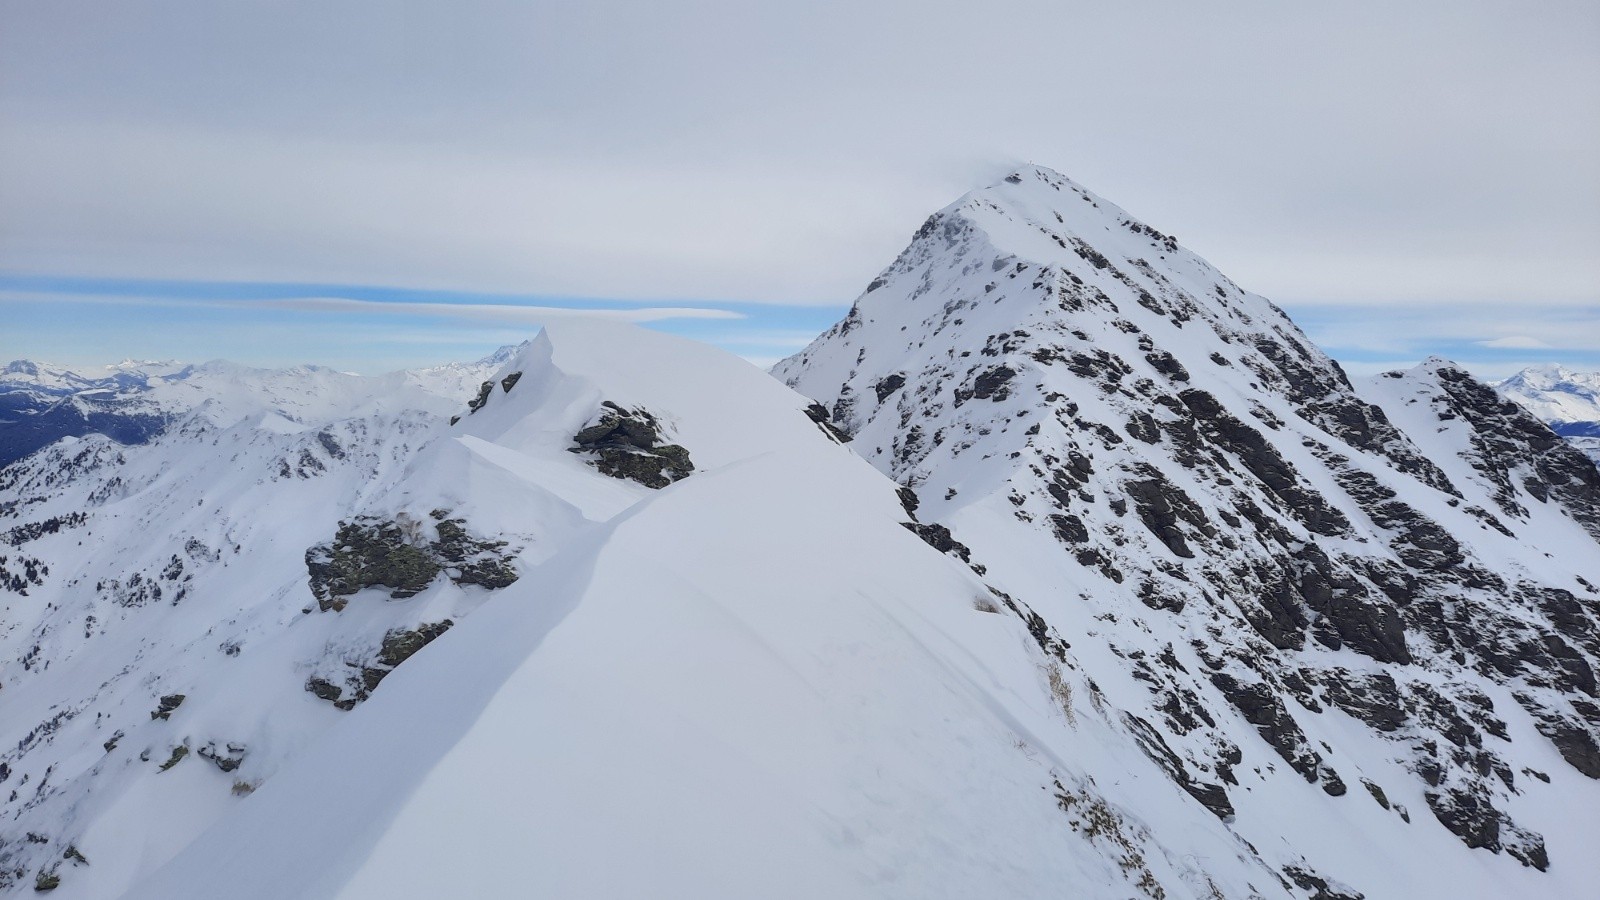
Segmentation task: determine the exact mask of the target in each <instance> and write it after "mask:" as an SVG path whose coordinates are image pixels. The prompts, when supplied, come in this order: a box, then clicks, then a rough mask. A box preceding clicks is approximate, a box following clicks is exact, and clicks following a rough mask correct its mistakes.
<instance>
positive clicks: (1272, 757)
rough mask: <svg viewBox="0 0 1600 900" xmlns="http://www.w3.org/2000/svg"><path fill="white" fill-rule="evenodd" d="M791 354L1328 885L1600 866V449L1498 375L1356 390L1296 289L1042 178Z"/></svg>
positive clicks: (977, 215) (812, 384) (926, 253)
mask: <svg viewBox="0 0 1600 900" xmlns="http://www.w3.org/2000/svg"><path fill="white" fill-rule="evenodd" d="M774 372H775V374H776V375H778V376H779V377H780V378H783V379H784V380H785V381H787V382H788V383H789V384H790V385H792V386H794V387H795V388H796V389H797V390H799V391H800V392H801V393H803V394H806V395H807V396H809V397H811V398H814V399H815V400H817V401H819V402H820V403H821V404H822V405H823V406H825V407H827V408H828V409H829V411H830V412H831V413H832V417H833V421H834V423H835V424H836V425H838V426H839V427H841V428H842V429H843V430H844V431H846V432H847V433H848V434H849V435H850V436H851V437H852V438H853V440H852V443H851V446H852V447H854V448H855V449H856V450H857V451H858V452H860V453H862V454H863V455H864V456H866V457H867V458H868V459H869V460H871V461H872V462H873V463H874V465H876V466H877V467H878V468H879V469H880V470H882V471H883V472H885V473H886V474H889V475H890V476H892V477H893V478H895V480H896V481H898V482H900V483H901V484H902V485H905V486H907V487H909V488H911V489H912V490H914V491H915V493H916V496H917V502H918V511H919V514H920V515H921V517H922V520H923V521H924V522H928V523H937V524H939V525H942V526H945V527H947V528H948V529H949V533H950V534H951V535H952V537H953V539H954V540H956V541H959V542H961V543H963V544H964V545H966V546H967V547H969V548H970V551H971V560H972V562H973V564H974V565H975V566H981V567H982V568H983V569H984V570H985V571H986V575H985V577H986V579H987V580H988V581H989V582H990V583H991V584H992V585H994V586H995V587H996V588H998V589H1000V590H1002V591H1004V592H1005V593H1006V594H1007V595H1008V596H1011V597H1014V598H1015V599H1016V600H1017V601H1018V602H1024V603H1026V604H1027V605H1028V607H1029V608H1030V609H1031V610H1032V611H1033V613H1034V614H1036V615H1037V616H1039V617H1040V618H1041V619H1042V621H1043V622H1044V623H1047V624H1048V626H1049V627H1051V628H1052V629H1053V630H1054V631H1055V632H1056V633H1059V634H1060V635H1062V636H1063V637H1064V638H1065V639H1066V640H1067V641H1068V642H1069V643H1070V644H1071V645H1072V651H1071V656H1070V657H1069V658H1070V659H1072V660H1073V661H1074V662H1075V663H1077V664H1078V665H1079V666H1080V667H1081V670H1082V673H1083V676H1082V677H1084V678H1085V679H1088V680H1091V681H1092V683H1093V684H1095V685H1097V686H1098V687H1099V689H1100V690H1101V691H1102V692H1103V696H1104V698H1105V702H1106V703H1107V705H1108V706H1109V707H1110V708H1113V709H1116V710H1120V711H1121V712H1122V715H1123V722H1124V725H1125V727H1124V728H1123V729H1121V734H1120V735H1119V738H1118V740H1120V741H1121V742H1122V744H1123V746H1125V747H1127V748H1128V750H1130V751H1131V752H1134V753H1142V754H1144V755H1148V756H1149V757H1150V758H1152V759H1154V760H1157V761H1159V762H1163V765H1162V768H1163V769H1164V770H1165V771H1166V772H1167V773H1168V774H1169V776H1170V777H1171V778H1172V779H1173V780H1174V781H1175V782H1177V783H1178V784H1180V785H1182V786H1184V787H1185V788H1186V790H1187V792H1188V793H1189V794H1190V796H1191V797H1192V798H1193V809H1194V810H1195V811H1198V812H1202V813H1203V812H1205V811H1207V810H1209V811H1210V812H1211V813H1214V814H1215V815H1218V816H1222V817H1224V818H1225V819H1227V821H1228V823H1229V827H1230V829H1231V830H1232V831H1233V832H1234V833H1235V834H1237V835H1239V836H1240V837H1241V838H1242V839H1244V840H1246V841H1248V842H1249V844H1250V845H1251V846H1252V847H1253V848H1255V849H1256V851H1257V852H1258V855H1259V858H1260V859H1261V860H1263V861H1264V862H1265V863H1266V864H1268V865H1270V866H1271V867H1272V868H1273V869H1275V870H1277V871H1279V872H1281V873H1282V875H1283V879H1284V883H1285V884H1288V885H1292V886H1293V888H1292V890H1293V891H1296V892H1298V891H1301V890H1304V891H1306V892H1307V893H1308V894H1313V895H1314V892H1315V891H1316V890H1319V888H1316V887H1314V882H1309V881H1306V879H1305V876H1306V873H1308V872H1309V873H1311V875H1312V876H1314V877H1315V878H1324V879H1329V880H1337V881H1339V882H1342V883H1345V884H1347V885H1349V886H1350V887H1349V890H1351V891H1359V892H1362V893H1365V895H1366V896H1368V897H1452V898H1459V897H1499V896H1517V895H1521V896H1534V895H1539V896H1581V895H1582V894H1583V893H1584V891H1585V890H1587V888H1586V887H1585V886H1586V885H1591V886H1592V884H1593V883H1594V882H1595V879H1596V878H1597V877H1600V865H1597V863H1596V861H1595V859H1594V857H1593V854H1592V853H1591V852H1590V851H1589V850H1588V849H1587V848H1588V847H1589V846H1590V845H1591V844H1593V843H1594V842H1595V841H1596V840H1600V820H1596V819H1595V818H1594V816H1592V815H1588V814H1583V813H1578V812H1577V810H1578V808H1580V807H1583V808H1586V809H1589V810H1592V809H1595V808H1600V782H1597V781H1595V780H1594V779H1595V777H1596V773H1597V772H1600V769H1597V768H1596V763H1597V761H1600V752H1597V751H1600V748H1597V739H1600V706H1597V705H1596V703H1595V699H1596V690H1595V678H1594V670H1595V667H1596V666H1597V665H1600V642H1597V636H1600V590H1597V588H1596V586H1595V585H1596V583H1597V582H1600V546H1597V544H1596V539H1597V537H1600V528H1597V527H1596V524H1597V523H1596V519H1597V517H1600V490H1597V487H1596V486H1597V482H1596V480H1595V478H1594V473H1595V470H1594V469H1593V467H1592V466H1589V465H1587V464H1586V461H1585V460H1584V459H1583V458H1582V457H1581V456H1580V455H1579V454H1577V453H1575V452H1574V451H1572V450H1571V449H1570V448H1569V447H1567V446H1566V445H1565V444H1563V443H1562V442H1561V441H1560V440H1559V439H1558V438H1556V436H1555V435H1554V434H1552V433H1551V432H1550V430H1549V429H1548V428H1547V427H1545V426H1544V425H1542V424H1541V423H1540V422H1538V421H1537V420H1535V419H1534V418H1533V417H1531V416H1529V415H1527V414H1526V413H1525V412H1522V411H1521V410H1519V409H1518V408H1517V407H1515V406H1512V405H1510V404H1505V403H1502V402H1501V401H1500V400H1499V399H1498V398H1496V397H1495V395H1494V392H1493V390H1491V389H1490V388H1488V387H1486V386H1484V385H1482V384H1479V383H1477V382H1475V381H1473V380H1472V379H1471V377H1470V376H1468V375H1467V374H1466V373H1464V372H1462V371H1460V370H1459V369H1455V368H1453V367H1450V366H1449V365H1447V364H1443V363H1438V362H1430V363H1429V364H1427V365H1425V366H1423V367H1421V368H1419V369H1418V370H1416V371H1413V372H1409V373H1399V374H1396V375H1394V376H1391V377H1388V378H1381V379H1376V380H1374V382H1373V383H1363V384H1361V385H1354V384H1352V383H1351V382H1350V380H1349V379H1348V378H1347V377H1346V376H1345V375H1344V373H1343V372H1342V371H1341V370H1340V369H1339V367H1338V365H1337V364H1336V363H1334V362H1333V361H1332V360H1330V359H1328V358H1327V357H1326V356H1325V355H1324V354H1322V353H1321V352H1320V351H1318V350H1317V349H1316V348H1315V347H1314V346H1313V345H1312V344H1311V343H1310V342H1309V341H1308V340H1307V339H1306V338H1305V336H1304V335H1303V334H1302V333H1301V332H1300V331H1299V330H1298V329H1297V328H1296V327H1295V326H1294V325H1293V323H1291V322H1290V321H1289V320H1288V318H1287V317H1286V316H1284V314H1283V313H1282V312H1281V311H1280V310H1278V309H1277V308H1276V307H1275V306H1273V305H1272V304H1271V303H1269V302H1268V301H1266V300H1265V299H1263V298H1261V297H1259V296H1256V295H1253V294H1250V293H1248V292H1246V291H1243V290H1241V289H1240V288H1238V287H1237V286H1236V285H1234V284H1233V283H1232V282H1231V281H1229V280H1228V279H1227V278H1225V277H1224V276H1222V275H1221V274H1220V273H1218V272H1217V271H1216V270H1215V269H1213V268H1212V267H1211V266H1210V265H1209V264H1207V263H1205V262H1204V261H1203V260H1201V259H1199V258H1198V257H1196V256H1194V255H1193V254H1192V253H1190V252H1188V251H1187V250H1185V249H1183V248H1182V247H1181V246H1180V245H1178V243H1177V242H1176V240H1175V239H1173V238H1171V237H1169V236H1167V235H1164V234H1162V233H1160V232H1158V231H1156V230H1154V229H1151V228H1149V227H1148V226H1145V225H1143V224H1142V223H1139V222H1138V221H1136V220H1134V219H1133V218H1132V217H1131V216H1129V215H1128V214H1127V213H1125V212H1124V211H1122V210H1120V209H1118V208H1117V207H1115V206H1113V205H1111V204H1110V203H1108V202H1107V201H1105V200H1103V199H1101V198H1099V197H1096V196H1095V195H1093V194H1091V193H1089V192H1087V191H1085V190H1083V189H1082V188H1080V187H1078V186H1077V185H1075V184H1073V183H1072V182H1070V181H1068V180H1067V179H1065V178H1063V177H1061V176H1059V175H1057V174H1055V173H1053V172H1049V171H1047V170H1043V169H1036V168H1029V169H1024V170H1021V171H1019V172H1017V173H1015V174H1014V175H1012V176H1010V177H1008V178H1007V179H1006V180H1004V181H1003V182H1001V183H999V184H996V185H994V186H992V187H990V188H986V189H984V190H980V191H976V192H974V193H972V194H969V195H968V196H966V197H964V198H962V199H961V200H959V201H957V202H956V203H954V204H952V205H951V206H950V207H947V208H946V209H944V210H942V211H941V212H939V213H937V214H935V215H934V216H933V217H932V218H930V219H929V220H928V222H927V223H926V224H925V225H924V226H923V227H922V229H921V230H920V231H919V232H918V233H917V234H916V236H915V237H914V238H913V240H912V242H911V245H910V246H909V247H908V248H907V249H906V250H905V252H903V253H902V254H901V255H900V257H899V259H897V260H896V261H895V263H894V264H893V265H891V266H890V267H889V268H888V269H886V270H884V272H883V273H882V274H881V275H880V276H879V277H878V278H876V279H874V280H873V282H872V283H871V284H870V285H868V287H867V290H866V292H865V293H864V294H863V295H862V296H861V298H860V299H859V300H858V301H857V302H856V304H855V306H854V307H853V308H852V309H851V311H850V313H849V314H848V315H847V316H846V317H845V318H844V319H843V320H842V321H840V322H839V323H838V324H837V325H835V326H834V327H833V328H832V329H831V330H829V331H828V332H827V333H825V334H824V335H823V336H821V337H820V338H818V340H817V341H816V342H814V343H813V344H812V345H811V346H809V347H807V348H806V349H805V350H804V351H802V352H801V353H799V354H797V355H796V356H794V357H792V358H790V359H788V360H786V361H784V362H783V363H780V364H779V365H778V366H777V367H776V368H775V370H774ZM1145 812H1147V813H1148V810H1145ZM1157 839H1158V840H1163V841H1166V842H1168V843H1166V844H1165V847H1166V849H1167V850H1168V851H1169V852H1174V853H1179V854H1182V853H1185V852H1192V851H1188V850H1186V849H1185V848H1184V847H1183V843H1184V838H1183V836H1182V834H1181V832H1178V831H1168V832H1165V833H1162V834H1158V835H1157ZM1397 848H1404V849H1403V850H1399V849H1397ZM1471 848H1480V849H1477V850H1473V849H1471ZM1380 861H1381V862H1380ZM1545 870H1548V871H1545ZM1297 873H1298V874H1297ZM1303 882H1304V883H1303ZM1308 883H1310V884H1313V886H1312V887H1308V886H1307V884H1308ZM1230 896H1231V895H1230Z"/></svg>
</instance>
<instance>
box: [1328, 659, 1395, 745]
mask: <svg viewBox="0 0 1600 900" xmlns="http://www.w3.org/2000/svg"><path fill="white" fill-rule="evenodd" d="M1320 683H1321V685H1322V689H1323V696H1324V697H1325V698H1326V699H1327V701H1328V702H1329V703H1330V704H1332V705H1333V706H1334V707H1335V708H1337V709H1340V710H1342V711H1344V712H1345V713H1348V714H1349V715H1351V716H1354V717H1355V718H1357V719H1360V720H1361V721H1363V722H1365V723H1367V725H1368V726H1370V727H1371V728H1373V729H1376V730H1377V731H1383V732H1392V731H1397V730H1399V728H1400V726H1402V725H1404V724H1405V723H1406V720H1407V719H1408V718H1409V716H1408V714H1407V712H1406V708H1405V703H1404V701H1403V700H1402V699H1401V697H1400V688H1399V686H1398V685H1396V684H1395V680H1394V677H1393V676H1391V675H1390V674H1389V673H1387V672H1377V673H1373V674H1369V675H1354V674H1352V673H1350V672H1349V671H1348V670H1345V669H1331V670H1329V671H1327V672H1325V673H1323V674H1322V676H1321V679H1320Z"/></svg>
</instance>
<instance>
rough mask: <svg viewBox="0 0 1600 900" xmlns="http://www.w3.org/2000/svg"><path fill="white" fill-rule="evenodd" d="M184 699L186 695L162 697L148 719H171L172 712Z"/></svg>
mask: <svg viewBox="0 0 1600 900" xmlns="http://www.w3.org/2000/svg"><path fill="white" fill-rule="evenodd" d="M185 697H186V695H184V694H168V695H166V696H165V697H162V698H161V702H160V703H159V704H157V705H156V708H155V709H154V710H153V711H152V712H151V713H150V718H152V719H170V718H172V711H173V710H175V709H177V708H178V707H180V706H182V705H183V701H184V699H185Z"/></svg>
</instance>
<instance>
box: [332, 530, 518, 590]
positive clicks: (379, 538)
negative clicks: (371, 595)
mask: <svg viewBox="0 0 1600 900" xmlns="http://www.w3.org/2000/svg"><path fill="white" fill-rule="evenodd" d="M448 515H449V514H448V513H447V512H445V511H444V510H434V512H433V518H434V520H435V524H434V530H435V532H436V533H437V534H438V538H437V539H436V540H433V541H428V542H424V540H423V538H422V534H423V529H424V528H425V527H426V526H425V525H424V524H423V523H422V522H418V521H417V520H415V519H411V518H409V517H406V516H403V515H402V516H397V517H396V518H395V519H394V520H384V519H378V518H374V517H370V516H366V517H358V518H356V519H354V520H351V521H347V522H340V523H339V530H338V532H337V533H336V535H335V536H334V540H333V541H332V542H331V543H328V544H317V545H316V546H314V547H311V548H310V549H308V550H306V571H307V573H308V575H309V576H310V585H311V593H312V594H313V595H315V596H316V598H317V604H318V606H319V607H320V608H321V609H322V610H323V611H324V612H327V611H329V610H333V611H338V610H342V609H344V607H345V605H346V604H347V603H348V602H349V601H348V599H347V598H348V597H349V596H350V595H352V594H354V593H356V592H357V591H360V590H362V589H363V588H369V587H386V588H389V597H390V599H393V600H400V599H403V598H406V597H412V596H415V595H417V594H419V593H421V592H422V591H423V590H424V589H425V588H427V586H428V585H429V584H430V583H432V582H433V579H434V578H435V577H437V576H438V575H439V573H440V572H444V573H445V574H446V575H447V577H449V578H450V580H451V581H453V582H455V583H456V584H476V585H481V586H482V587H486V588H490V589H494V588H501V587H505V586H506V585H508V584H511V583H512V582H514V581H516V580H517V571H516V569H515V567H514V566H513V564H512V559H513V558H514V554H513V553H512V552H511V551H509V550H507V549H506V542H505V541H490V540H483V539H480V538H476V537H473V536H472V534H471V533H470V532H469V531H468V530H467V528H466V520H464V519H450V518H446V517H447V516H448Z"/></svg>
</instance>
